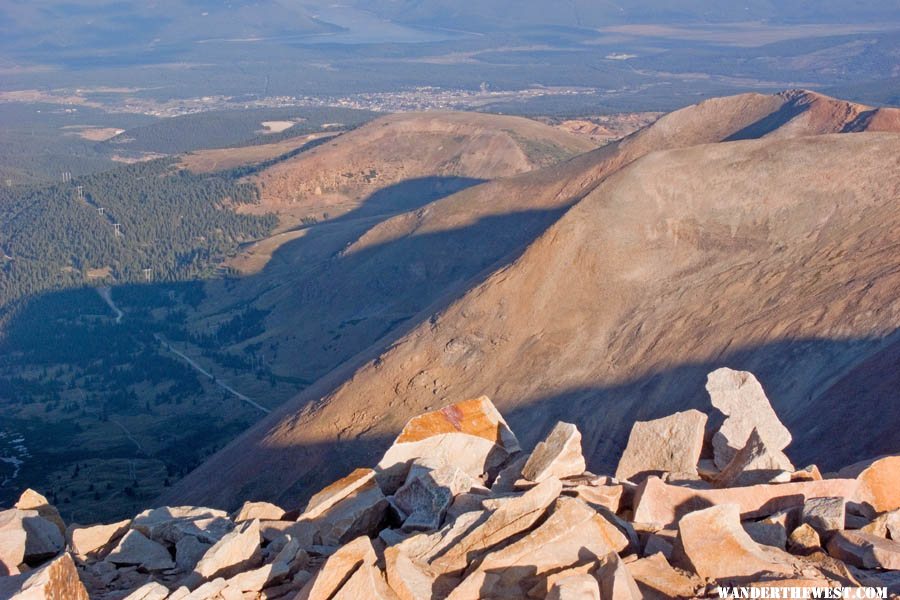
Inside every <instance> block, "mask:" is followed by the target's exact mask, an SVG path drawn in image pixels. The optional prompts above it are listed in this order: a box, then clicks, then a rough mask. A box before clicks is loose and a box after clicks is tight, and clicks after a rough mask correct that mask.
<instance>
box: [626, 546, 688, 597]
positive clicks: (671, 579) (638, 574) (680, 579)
mask: <svg viewBox="0 0 900 600" xmlns="http://www.w3.org/2000/svg"><path fill="white" fill-rule="evenodd" d="M625 568H627V569H628V572H629V573H631V576H632V578H634V581H635V583H637V586H638V589H639V590H640V591H641V594H643V597H644V598H647V599H648V600H656V599H662V598H673V597H674V598H693V597H695V596H696V595H697V588H698V587H699V586H700V582H699V581H696V580H694V579H691V578H690V577H688V576H687V575H684V574H682V573H681V572H679V571H676V570H675V568H674V567H672V565H670V564H669V561H668V560H667V559H666V557H665V556H663V555H662V554H660V553H657V554H652V555H650V556H648V557H646V558H641V559H639V560H636V561H633V562H630V563H628V564H627V565H625Z"/></svg>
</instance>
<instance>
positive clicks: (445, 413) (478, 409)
mask: <svg viewBox="0 0 900 600" xmlns="http://www.w3.org/2000/svg"><path fill="white" fill-rule="evenodd" d="M519 450H520V447H519V442H518V440H517V439H516V436H515V435H514V434H513V432H512V431H511V430H510V429H509V426H508V425H507V424H506V421H504V420H503V417H502V416H501V415H500V412H499V411H497V409H496V408H495V407H494V405H493V404H492V403H491V401H490V400H489V399H488V398H487V396H482V397H480V398H476V399H474V400H464V401H462V402H457V403H456V404H451V405H450V406H446V407H444V408H442V409H440V410H437V411H434V412H430V413H425V414H423V415H419V416H417V417H414V418H412V419H410V421H409V422H408V423H407V424H406V426H405V427H404V428H403V431H401V432H400V435H399V436H397V439H396V440H394V443H393V445H392V446H391V447H390V448H389V449H388V451H387V452H386V453H385V455H384V457H383V458H382V459H381V461H380V462H379V463H378V466H377V467H376V470H377V471H378V481H379V484H381V488H382V490H384V492H385V493H387V494H392V493H394V492H395V491H396V490H397V488H399V487H400V485H402V484H403V481H404V480H405V479H406V474H407V471H408V470H409V465H410V464H411V463H412V461H414V460H415V459H417V458H418V459H428V460H430V461H432V462H433V464H435V466H437V465H441V466H442V465H450V466H456V467H458V468H460V469H462V470H463V471H465V472H466V473H468V474H469V475H471V476H472V477H479V476H481V475H482V474H484V473H491V474H493V473H494V472H495V471H496V470H498V469H499V468H500V467H501V466H502V465H503V463H504V462H506V460H507V458H508V457H509V456H510V455H511V454H514V453H516V452H518V451H519Z"/></svg>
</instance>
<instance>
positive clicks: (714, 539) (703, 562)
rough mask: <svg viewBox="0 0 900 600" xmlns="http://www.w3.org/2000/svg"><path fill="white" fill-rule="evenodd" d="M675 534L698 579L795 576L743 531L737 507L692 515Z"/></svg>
mask: <svg viewBox="0 0 900 600" xmlns="http://www.w3.org/2000/svg"><path fill="white" fill-rule="evenodd" d="M678 533H679V540H680V541H681V546H682V548H683V550H684V554H685V555H686V556H687V558H688V560H689V561H690V563H691V565H692V566H693V568H694V571H695V572H696V573H697V574H698V575H699V576H700V577H703V578H706V579H713V580H717V579H725V578H730V577H753V576H758V575H760V574H762V573H777V574H781V575H791V574H793V572H794V569H793V567H792V565H790V564H789V563H780V562H777V561H775V560H773V559H772V557H771V556H770V555H768V554H766V552H764V551H763V549H762V548H761V547H760V546H759V544H757V543H756V542H754V541H753V540H752V539H751V538H750V536H749V535H748V534H747V532H745V531H744V529H743V528H742V527H741V514H740V509H739V507H738V506H737V505H736V504H723V505H720V506H712V507H710V508H706V509H703V510H698V511H695V512H692V513H690V514H688V515H686V516H684V517H683V518H682V519H681V520H680V521H679V522H678Z"/></svg>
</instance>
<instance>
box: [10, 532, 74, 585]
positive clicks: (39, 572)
mask: <svg viewBox="0 0 900 600" xmlns="http://www.w3.org/2000/svg"><path fill="white" fill-rule="evenodd" d="M54 527H56V525H54ZM0 598H3V599H4V600H88V593H87V590H86V589H85V588H84V584H83V583H81V579H79V577H78V570H77V569H76V568H75V563H74V562H73V561H72V557H71V556H69V555H68V554H62V555H61V556H59V557H58V558H56V559H55V560H53V561H51V562H49V563H47V564H45V565H44V566H42V567H40V568H39V569H35V570H34V571H31V572H29V573H23V574H22V575H16V576H14V577H0Z"/></svg>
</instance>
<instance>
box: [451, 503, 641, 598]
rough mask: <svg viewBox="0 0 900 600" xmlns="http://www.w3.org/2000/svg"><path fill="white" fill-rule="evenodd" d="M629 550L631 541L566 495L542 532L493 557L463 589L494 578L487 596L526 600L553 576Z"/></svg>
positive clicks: (488, 583) (483, 564)
mask: <svg viewBox="0 0 900 600" xmlns="http://www.w3.org/2000/svg"><path fill="white" fill-rule="evenodd" d="M627 546H628V540H627V539H626V537H625V536H624V535H622V533H621V532H620V531H619V530H618V529H616V527H615V526H614V525H612V524H611V523H610V522H609V521H607V520H606V519H604V518H603V517H601V516H600V515H599V514H597V513H596V512H595V511H594V510H593V509H591V508H590V507H589V506H588V505H587V504H585V503H584V502H582V501H580V500H576V499H575V498H568V497H565V496H563V497H560V498H558V499H557V500H556V502H555V504H554V506H553V507H552V510H551V511H550V513H549V516H548V517H547V519H546V520H545V521H544V522H543V523H542V524H541V525H540V526H539V527H537V528H535V529H534V530H533V531H531V532H529V533H528V534H527V535H525V536H524V537H522V538H520V539H518V540H517V541H515V542H513V543H511V544H510V545H508V546H506V547H504V548H500V549H498V550H494V551H493V552H491V553H489V554H487V555H486V556H485V557H484V559H483V560H482V561H481V562H480V564H479V565H478V568H477V570H476V571H475V572H473V573H472V574H470V575H469V576H468V577H467V578H466V581H464V582H463V584H462V585H463V586H466V587H470V588H474V587H477V586H475V585H474V584H473V583H472V581H470V579H472V578H474V579H475V580H478V581H480V580H481V579H482V577H481V573H485V574H490V575H491V577H489V578H485V585H482V586H481V588H480V590H481V592H482V593H484V594H485V595H488V596H499V597H517V596H519V597H521V596H524V595H525V594H526V593H527V592H528V590H530V589H531V588H533V587H535V586H536V585H537V584H538V583H539V581H540V580H541V579H545V578H546V577H547V576H548V575H549V574H550V573H555V572H558V571H560V570H564V569H567V568H571V567H573V566H576V565H578V564H579V563H583V562H585V561H600V559H601V558H603V557H608V556H609V555H610V554H615V553H616V552H618V551H621V550H623V549H624V548H625V547H627ZM488 585H489V586H490V587H489V588H488V587H486V586H488Z"/></svg>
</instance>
